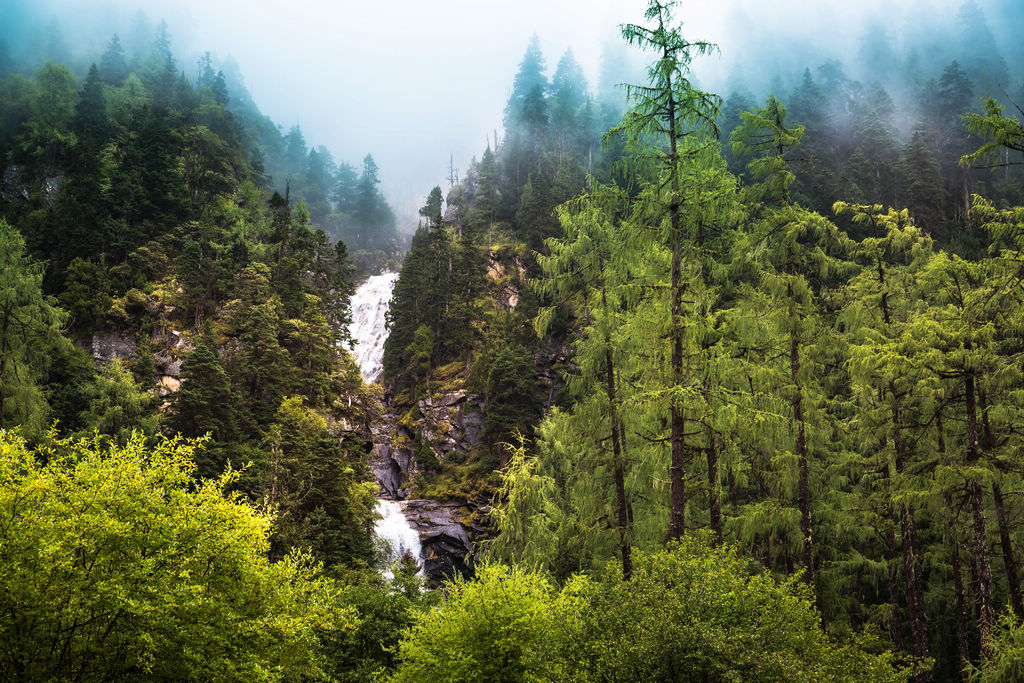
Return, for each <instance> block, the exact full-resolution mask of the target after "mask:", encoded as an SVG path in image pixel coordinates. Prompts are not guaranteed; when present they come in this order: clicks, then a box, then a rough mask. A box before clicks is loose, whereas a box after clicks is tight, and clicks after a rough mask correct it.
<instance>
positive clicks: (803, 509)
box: [789, 335, 814, 587]
mask: <svg viewBox="0 0 1024 683" xmlns="http://www.w3.org/2000/svg"><path fill="white" fill-rule="evenodd" d="M789 370H790V377H791V379H792V380H793V387H794V389H793V421H794V422H795V423H796V456H797V459H798V461H799V467H800V482H799V484H798V486H799V491H798V496H799V505H800V533H801V535H802V536H803V564H804V570H805V571H804V581H806V582H807V583H808V584H810V585H811V586H812V587H813V586H814V539H813V537H812V536H811V484H810V475H809V473H808V466H807V438H806V435H805V434H804V407H803V392H802V391H801V390H800V377H799V374H800V345H799V342H798V341H797V338H796V335H792V336H791V337H790V344H789Z"/></svg>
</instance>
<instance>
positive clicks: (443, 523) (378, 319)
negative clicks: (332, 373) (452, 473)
mask: <svg viewBox="0 0 1024 683" xmlns="http://www.w3.org/2000/svg"><path fill="white" fill-rule="evenodd" d="M397 277H398V276H397V274H394V273H384V274H382V275H375V276H371V277H370V278H368V279H367V280H366V281H364V282H363V283H362V284H361V285H360V286H359V288H358V289H357V290H356V292H355V294H354V295H353V297H352V325H351V327H350V333H351V335H352V338H353V340H355V343H356V345H355V349H354V352H353V356H354V358H355V359H356V362H357V363H358V364H359V366H360V370H361V371H362V374H363V378H364V379H365V380H366V381H367V382H372V381H375V380H376V379H377V378H379V376H380V371H381V368H380V363H381V350H380V349H381V347H382V346H383V344H384V340H385V338H386V335H387V327H386V314H387V308H388V304H389V302H390V299H391V290H392V288H393V286H394V283H395V280H396V279H397ZM386 407H387V406H386V402H385V411H384V414H383V415H382V416H381V417H380V418H379V419H378V420H376V421H375V422H374V423H373V424H371V426H370V430H371V434H372V439H373V454H372V456H371V462H370V464H371V467H372V468H373V471H374V474H375V475H376V478H377V482H378V484H379V485H380V491H379V494H378V495H379V496H380V503H379V504H378V513H380V514H381V520H379V521H378V523H377V526H376V529H375V531H376V533H377V536H378V538H379V539H380V541H381V542H382V543H383V544H385V545H386V546H387V549H388V550H389V552H388V554H387V556H388V557H389V559H390V560H391V561H397V560H399V559H400V558H401V557H402V555H403V554H404V553H410V554H412V552H413V551H414V550H416V551H418V553H419V557H416V558H414V559H416V561H417V563H418V564H419V565H420V567H421V570H422V572H423V574H424V575H425V576H426V577H427V579H428V581H430V582H435V583H436V582H438V581H440V580H442V579H443V578H445V577H451V576H454V575H456V574H460V575H462V576H464V577H469V576H470V575H472V572H473V543H474V540H476V539H477V538H479V537H480V536H481V535H482V533H483V531H484V530H483V529H482V528H480V527H479V526H477V525H473V524H471V523H469V521H468V520H469V517H470V514H471V510H470V509H469V507H468V506H467V505H466V504H464V503H462V502H458V501H456V502H452V501H435V500H422V499H415V498H410V497H409V496H410V495H411V494H412V487H411V484H412V482H413V479H414V477H415V476H416V475H417V473H418V472H419V471H420V463H419V458H420V457H422V456H423V455H424V452H422V451H423V449H428V450H429V454H427V457H431V458H434V459H437V460H441V459H443V458H444V457H445V456H446V455H447V454H448V453H451V452H453V451H457V450H458V451H468V450H470V449H471V448H473V447H474V446H476V445H477V444H478V443H479V437H480V430H481V426H482V424H483V418H482V416H481V401H480V397H478V396H476V395H473V394H467V393H466V392H465V391H454V392H448V393H444V394H440V395H438V396H431V397H427V398H424V399H421V400H420V401H419V402H418V403H417V406H416V407H417V409H418V413H419V415H420V416H421V417H420V419H417V420H416V421H415V423H414V424H409V423H408V422H403V421H402V420H401V419H400V417H399V415H397V414H396V413H394V412H389V411H388V410H387V409H386ZM414 444H419V448H417V447H416V446H415V445H414ZM395 503H397V512H398V513H400V514H401V516H402V517H404V520H405V525H404V526H403V525H402V524H401V523H399V522H398V521H397V520H396V519H395V514H396V509H395V507H394V505H395ZM406 529H411V530H412V531H413V532H414V533H415V534H416V536H417V537H418V540H419V547H418V548H414V544H411V543H409V541H408V531H407V530H406Z"/></svg>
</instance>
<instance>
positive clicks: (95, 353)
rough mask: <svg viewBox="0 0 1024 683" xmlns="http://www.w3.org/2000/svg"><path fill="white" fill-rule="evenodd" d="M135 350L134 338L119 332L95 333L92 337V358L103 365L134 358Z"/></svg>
mask: <svg viewBox="0 0 1024 683" xmlns="http://www.w3.org/2000/svg"><path fill="white" fill-rule="evenodd" d="M136 348H137V347H136V343H135V337H131V336H128V335H125V334H122V333H120V332H112V331H105V332H97V333H96V334H94V335H93V336H92V357H93V358H94V359H95V360H98V361H101V362H103V363H109V362H111V361H113V360H116V359H121V360H124V359H127V358H134V357H135V352H136Z"/></svg>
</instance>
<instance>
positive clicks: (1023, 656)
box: [970, 610, 1024, 683]
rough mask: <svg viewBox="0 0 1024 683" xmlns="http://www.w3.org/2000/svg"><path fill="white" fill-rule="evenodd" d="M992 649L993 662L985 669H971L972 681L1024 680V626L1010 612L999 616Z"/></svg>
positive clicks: (991, 682) (1000, 682)
mask: <svg viewBox="0 0 1024 683" xmlns="http://www.w3.org/2000/svg"><path fill="white" fill-rule="evenodd" d="M992 647H993V650H994V655H993V657H992V661H991V662H989V664H988V666H987V667H985V668H983V669H979V668H977V667H971V670H970V680H971V681H977V682H979V683H1009V681H1019V680H1022V679H1024V624H1022V623H1021V621H1020V619H1017V618H1015V617H1014V616H1013V613H1011V612H1010V611H1009V610H1006V611H1005V612H1003V613H1002V614H1001V615H999V621H998V622H997V623H996V629H995V638H994V640H993V643H992Z"/></svg>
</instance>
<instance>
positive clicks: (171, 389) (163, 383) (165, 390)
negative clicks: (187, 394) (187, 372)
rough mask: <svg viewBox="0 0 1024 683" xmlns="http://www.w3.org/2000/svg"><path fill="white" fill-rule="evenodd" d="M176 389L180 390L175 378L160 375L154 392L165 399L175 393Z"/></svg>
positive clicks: (179, 384) (179, 383)
mask: <svg viewBox="0 0 1024 683" xmlns="http://www.w3.org/2000/svg"><path fill="white" fill-rule="evenodd" d="M178 389H181V381H179V380H178V378H177V377H171V376H170V375H161V377H160V381H159V383H158V384H157V389H156V391H157V394H159V395H160V397H161V398H166V397H168V396H170V395H171V394H174V393H177V391H178Z"/></svg>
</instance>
